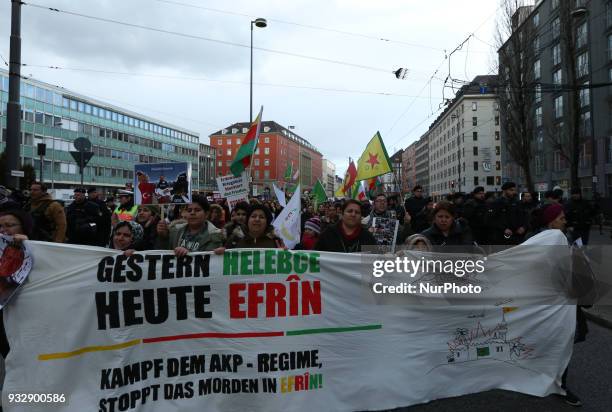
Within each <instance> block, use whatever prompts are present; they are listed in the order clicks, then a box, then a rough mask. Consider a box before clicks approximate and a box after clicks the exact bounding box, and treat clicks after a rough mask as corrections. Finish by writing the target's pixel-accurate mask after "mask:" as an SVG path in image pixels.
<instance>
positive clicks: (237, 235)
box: [225, 226, 285, 249]
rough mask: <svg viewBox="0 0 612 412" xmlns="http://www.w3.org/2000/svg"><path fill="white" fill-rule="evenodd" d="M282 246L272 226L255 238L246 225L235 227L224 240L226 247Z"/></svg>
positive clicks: (266, 247) (272, 247)
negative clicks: (225, 240)
mask: <svg viewBox="0 0 612 412" xmlns="http://www.w3.org/2000/svg"><path fill="white" fill-rule="evenodd" d="M284 246H285V245H284V243H283V240H282V239H281V238H280V237H278V236H277V235H276V233H275V232H274V227H272V226H270V227H269V228H268V229H267V230H266V231H265V232H264V234H263V235H261V236H259V237H257V238H254V237H253V236H251V235H250V234H249V233H248V230H247V228H246V227H237V228H236V229H234V231H233V232H232V234H231V236H230V237H229V238H228V239H227V242H225V247H226V249H279V248H283V247H284Z"/></svg>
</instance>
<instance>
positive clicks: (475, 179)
mask: <svg viewBox="0 0 612 412" xmlns="http://www.w3.org/2000/svg"><path fill="white" fill-rule="evenodd" d="M478 184H479V183H478V176H474V186H478Z"/></svg>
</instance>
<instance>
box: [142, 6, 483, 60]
mask: <svg viewBox="0 0 612 412" xmlns="http://www.w3.org/2000/svg"><path fill="white" fill-rule="evenodd" d="M154 1H156V2H158V3H165V4H170V5H174V6H182V7H189V8H193V9H199V10H205V11H210V12H213V13H220V14H228V15H233V16H239V17H247V18H249V19H253V18H254V17H255V15H250V14H247V13H239V12H234V11H229V10H222V9H217V8H212V7H205V6H199V5H195V4H189V3H183V2H179V1H172V0H154ZM266 20H268V21H271V22H274V23H279V24H286V25H291V26H296V27H302V28H305V29H309V30H319V31H325V32H330V33H336V34H342V35H345V36H352V37H359V38H363V39H368V40H374V41H382V42H385V43H395V44H399V45H403V46H408V47H415V48H421V49H428V50H435V51H440V52H443V51H444V49H443V48H440V47H433V46H426V45H423V44H418V43H411V42H406V41H403V40H395V39H390V38H387V37H383V36H374V35H369V34H363V33H356V32H351V31H347V30H339V29H334V28H330V27H322V26H315V25H313V24H305V23H299V22H294V21H287V20H281V19H275V18H269V17H267V18H266ZM474 53H488V52H487V51H481V50H477V51H474Z"/></svg>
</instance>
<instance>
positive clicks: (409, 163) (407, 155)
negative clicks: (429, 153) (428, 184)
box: [402, 142, 417, 193]
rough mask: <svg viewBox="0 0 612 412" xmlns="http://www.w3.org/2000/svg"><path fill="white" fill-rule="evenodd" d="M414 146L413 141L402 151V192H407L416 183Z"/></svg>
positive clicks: (415, 143) (415, 144)
mask: <svg viewBox="0 0 612 412" xmlns="http://www.w3.org/2000/svg"><path fill="white" fill-rule="evenodd" d="M416 146H417V142H413V143H412V144H411V145H410V146H408V147H407V148H406V150H404V152H403V153H402V171H403V177H402V192H403V193H408V192H410V191H411V190H412V188H413V187H414V186H415V185H416Z"/></svg>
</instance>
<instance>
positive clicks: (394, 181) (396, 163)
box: [386, 149, 404, 194]
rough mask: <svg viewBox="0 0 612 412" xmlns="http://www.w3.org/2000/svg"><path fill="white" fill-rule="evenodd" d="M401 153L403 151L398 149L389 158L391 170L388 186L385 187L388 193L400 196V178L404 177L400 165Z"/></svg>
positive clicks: (402, 168)
mask: <svg viewBox="0 0 612 412" xmlns="http://www.w3.org/2000/svg"><path fill="white" fill-rule="evenodd" d="M403 153H404V149H399V150H398V151H397V152H395V153H393V154H392V155H391V157H389V160H390V161H391V170H392V172H391V181H390V182H389V183H390V184H388V185H386V189H387V191H389V192H393V193H400V194H401V192H402V176H403V175H404V167H403V164H402V155H403Z"/></svg>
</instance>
